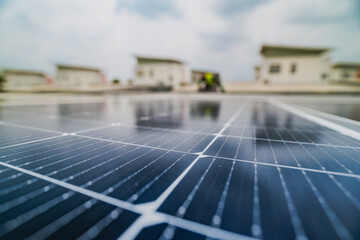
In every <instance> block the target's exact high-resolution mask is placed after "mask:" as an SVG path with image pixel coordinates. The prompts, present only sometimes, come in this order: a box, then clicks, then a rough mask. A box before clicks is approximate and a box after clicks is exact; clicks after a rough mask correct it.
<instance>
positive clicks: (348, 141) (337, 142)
mask: <svg viewBox="0 0 360 240" xmlns="http://www.w3.org/2000/svg"><path fill="white" fill-rule="evenodd" d="M77 120H79V121H82V120H81V119H77ZM104 123H105V122H104ZM112 125H118V123H113V124H112ZM17 126H18V127H20V126H21V125H19V124H18V125H17ZM110 126H111V124H110ZM23 127H26V126H23ZM107 127H109V125H105V126H99V127H95V129H98V128H100V129H101V128H107ZM138 127H139V128H141V126H138ZM156 129H161V128H156ZM156 129H154V130H156ZM266 129H271V128H264V130H266ZM37 130H40V128H37ZM41 130H43V131H47V130H46V129H41ZM285 130H286V131H288V132H289V129H286V128H285ZM88 131H91V128H90V129H84V130H81V131H79V132H88ZM180 131H181V130H180ZM275 131H276V132H277V133H278V135H279V136H280V138H281V140H283V141H291V140H285V139H283V137H281V134H279V130H275ZM292 131H293V130H292ZM186 132H189V133H190V132H191V131H186ZM296 132H297V135H304V131H302V132H300V131H296ZM60 133H62V132H60ZM74 133H76V132H74ZM194 133H197V132H194ZM200 134H201V133H200ZM203 134H207V135H208V133H203ZM289 134H290V135H292V136H293V134H292V133H291V132H289ZM234 137H238V136H234ZM329 137H331V138H332V139H334V141H335V143H334V142H333V143H329V142H327V141H322V142H320V143H319V142H318V144H324V145H326V144H329V145H333V146H337V145H336V144H339V143H340V144H341V145H340V146H347V147H351V146H353V147H356V146H357V148H359V147H360V146H359V144H358V143H357V144H356V145H355V146H354V144H355V142H354V141H351V140H350V139H344V137H345V136H341V135H339V134H337V136H336V137H337V138H339V137H342V138H343V141H342V142H340V141H339V140H337V138H335V137H334V136H332V135H330V133H328V134H327V138H329ZM267 138H269V137H267ZM277 138H278V137H277ZM316 138H317V139H321V138H322V137H320V136H317V137H316ZM256 139H262V138H261V137H258V136H257V137H256ZM264 139H265V138H264ZM272 139H273V138H272ZM303 139H304V138H303ZM305 139H309V137H308V136H305ZM274 140H279V139H276V138H275V139H274ZM293 140H296V142H301V141H299V140H298V139H296V138H295V137H293ZM344 140H345V142H347V144H345V143H344ZM311 142H313V141H311ZM305 143H307V142H304V144H305ZM348 144H350V145H351V146H348Z"/></svg>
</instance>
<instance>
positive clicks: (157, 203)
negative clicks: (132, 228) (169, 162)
mask: <svg viewBox="0 0 360 240" xmlns="http://www.w3.org/2000/svg"><path fill="white" fill-rule="evenodd" d="M243 108H244V106H242V107H241V108H239V109H238V110H237V111H236V112H235V114H234V115H233V116H232V117H231V118H230V119H229V121H228V122H227V123H226V124H225V125H224V126H223V127H222V129H221V130H220V131H219V132H218V133H217V134H216V135H215V137H214V138H213V139H212V140H211V142H210V143H209V144H208V145H207V146H206V147H205V149H204V150H203V151H202V152H201V153H200V154H199V156H197V158H196V159H195V160H194V161H193V162H192V163H191V164H190V165H189V166H188V167H187V168H186V169H185V171H184V172H182V173H181V175H180V176H179V177H178V178H177V179H176V180H175V181H174V182H173V183H172V184H171V185H170V186H169V187H168V188H167V189H166V190H165V191H164V192H163V193H162V194H161V195H160V196H159V197H158V198H157V199H156V200H155V201H154V203H153V205H152V207H153V208H154V210H156V209H157V208H159V207H160V205H161V204H162V203H163V202H164V201H165V199H166V198H167V197H168V196H169V195H170V193H171V192H172V191H173V190H174V189H175V187H176V186H177V185H178V184H179V183H180V181H181V180H182V179H183V178H184V177H185V175H186V174H187V173H188V172H189V171H190V169H191V168H192V167H193V166H194V165H195V163H196V162H197V161H198V160H199V159H200V158H201V157H203V155H204V153H205V152H206V151H207V150H208V149H209V148H210V146H211V145H212V144H213V143H214V142H215V141H216V140H217V139H218V138H219V137H220V136H221V134H222V133H223V132H224V131H225V130H226V129H227V128H228V127H229V126H230V125H231V123H232V122H233V121H234V120H235V118H236V117H237V116H238V115H239V114H240V112H241V110H242V109H243Z"/></svg>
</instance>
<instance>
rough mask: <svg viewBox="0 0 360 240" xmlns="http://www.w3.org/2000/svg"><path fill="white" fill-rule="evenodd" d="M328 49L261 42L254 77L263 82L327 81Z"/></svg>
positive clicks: (329, 64)
mask: <svg viewBox="0 0 360 240" xmlns="http://www.w3.org/2000/svg"><path fill="white" fill-rule="evenodd" d="M329 51H330V48H310V47H295V46H272V45H263V46H262V48H261V50H260V54H261V56H262V62H261V64H260V65H258V66H256V67H255V80H256V81H257V82H261V83H264V84H278V83H280V84H283V83H285V84H291V83H316V84H319V83H327V82H328V81H329V75H330V67H331V62H330V57H329Z"/></svg>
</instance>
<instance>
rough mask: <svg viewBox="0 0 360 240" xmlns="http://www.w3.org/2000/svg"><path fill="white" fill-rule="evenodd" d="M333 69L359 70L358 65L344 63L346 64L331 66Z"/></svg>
mask: <svg viewBox="0 0 360 240" xmlns="http://www.w3.org/2000/svg"><path fill="white" fill-rule="evenodd" d="M332 67H333V68H348V69H354V68H355V69H357V68H360V63H349V62H348V63H346V62H339V63H335V64H334V65H333V66H332Z"/></svg>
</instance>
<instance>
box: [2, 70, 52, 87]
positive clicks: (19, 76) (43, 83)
mask: <svg viewBox="0 0 360 240" xmlns="http://www.w3.org/2000/svg"><path fill="white" fill-rule="evenodd" d="M0 75H2V76H3V77H4V79H5V82H4V86H3V88H4V89H5V90H38V89H47V88H50V87H51V86H52V83H53V81H52V79H51V78H50V77H49V76H47V75H46V74H45V73H43V72H39V71H31V70H19V69H3V70H2V71H0Z"/></svg>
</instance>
